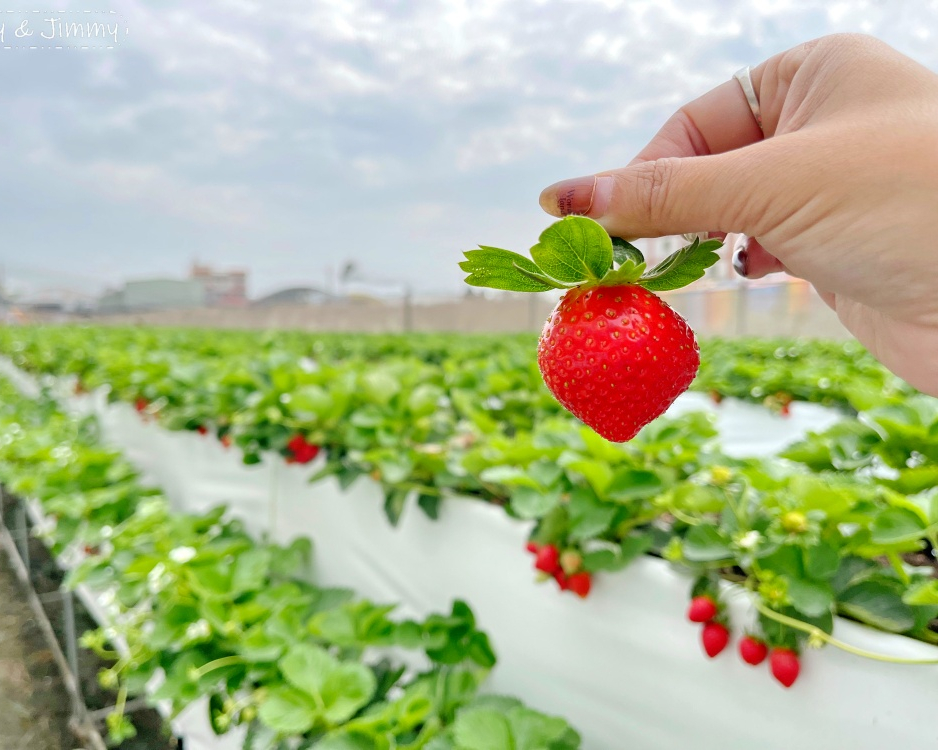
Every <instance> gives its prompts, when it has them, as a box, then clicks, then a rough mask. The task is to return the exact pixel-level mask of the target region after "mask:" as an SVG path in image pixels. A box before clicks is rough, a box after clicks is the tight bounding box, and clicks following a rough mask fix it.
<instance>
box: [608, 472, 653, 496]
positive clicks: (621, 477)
mask: <svg viewBox="0 0 938 750" xmlns="http://www.w3.org/2000/svg"><path fill="white" fill-rule="evenodd" d="M663 489H664V483H663V482H662V481H661V478H660V477H659V476H658V475H657V474H655V472H653V471H648V470H646V469H619V470H618V471H617V472H616V473H615V474H614V475H613V477H612V481H611V482H610V483H609V485H608V486H607V487H606V492H605V494H606V496H607V497H609V498H610V499H612V500H615V501H616V502H620V503H628V502H631V501H633V500H649V499H651V498H653V497H655V496H657V495H659V494H661V492H662V490H663Z"/></svg>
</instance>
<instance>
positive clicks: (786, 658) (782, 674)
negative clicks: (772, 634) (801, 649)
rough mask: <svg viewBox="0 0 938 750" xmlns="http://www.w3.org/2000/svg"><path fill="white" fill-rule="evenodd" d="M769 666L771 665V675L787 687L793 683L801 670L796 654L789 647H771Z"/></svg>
mask: <svg viewBox="0 0 938 750" xmlns="http://www.w3.org/2000/svg"><path fill="white" fill-rule="evenodd" d="M769 666H771V667H772V676H773V677H775V679H776V680H778V681H779V682H780V683H782V685H784V686H785V687H787V688H790V687H791V686H792V685H794V684H795V680H797V679H798V674H799V673H800V672H801V662H800V661H799V660H798V654H796V653H795V652H794V651H792V650H791V649H790V648H773V649H772V655H771V656H770V657H769Z"/></svg>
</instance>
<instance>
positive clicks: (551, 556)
mask: <svg viewBox="0 0 938 750" xmlns="http://www.w3.org/2000/svg"><path fill="white" fill-rule="evenodd" d="M534 567H535V568H537V569H538V570H541V571H543V572H544V573H547V575H550V576H552V575H554V573H556V572H557V571H558V570H560V552H558V551H557V548H556V547H555V546H554V545H553V544H545V545H544V546H543V547H541V548H540V549H539V550H538V551H537V557H535V558H534Z"/></svg>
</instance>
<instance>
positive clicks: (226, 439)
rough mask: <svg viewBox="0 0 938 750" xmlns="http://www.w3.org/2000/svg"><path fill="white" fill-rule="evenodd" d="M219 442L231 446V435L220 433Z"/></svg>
mask: <svg viewBox="0 0 938 750" xmlns="http://www.w3.org/2000/svg"><path fill="white" fill-rule="evenodd" d="M221 444H222V445H223V446H225V447H226V448H230V447H231V435H222V437H221Z"/></svg>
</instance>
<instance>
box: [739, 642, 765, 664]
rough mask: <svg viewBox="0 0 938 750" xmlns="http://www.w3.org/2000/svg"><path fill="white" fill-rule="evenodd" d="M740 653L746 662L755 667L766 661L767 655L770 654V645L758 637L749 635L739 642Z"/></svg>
mask: <svg viewBox="0 0 938 750" xmlns="http://www.w3.org/2000/svg"><path fill="white" fill-rule="evenodd" d="M739 655H740V656H741V657H742V658H743V661H744V662H746V664H752V666H754V667H755V666H758V665H759V664H761V663H762V662H764V661H765V657H767V656H768V655H769V647H768V646H766V645H765V644H764V643H763V642H762V641H760V640H759V639H758V638H753V637H752V636H751V635H747V636H744V637H743V638H742V640H740V642H739Z"/></svg>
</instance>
